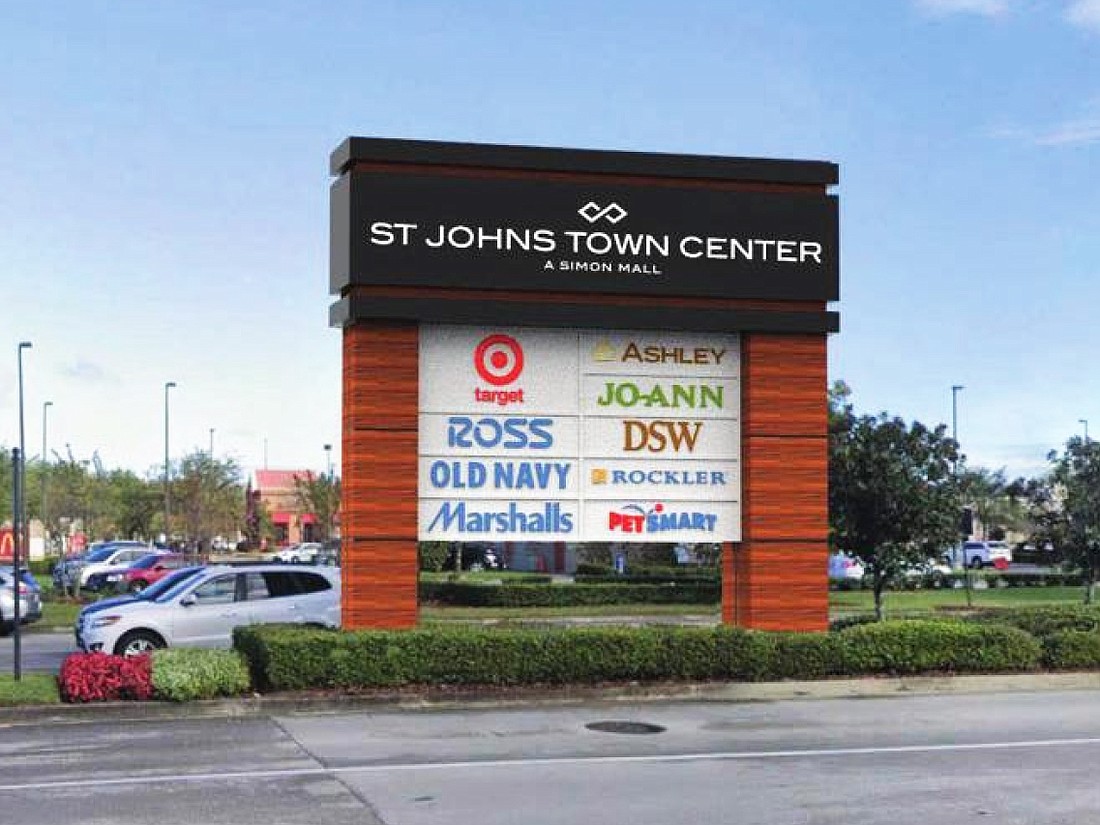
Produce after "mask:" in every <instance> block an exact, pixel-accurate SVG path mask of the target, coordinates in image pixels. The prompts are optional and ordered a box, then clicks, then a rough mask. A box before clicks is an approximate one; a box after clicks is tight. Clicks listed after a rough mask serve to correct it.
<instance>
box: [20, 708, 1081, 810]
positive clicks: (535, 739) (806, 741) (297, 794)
mask: <svg viewBox="0 0 1100 825" xmlns="http://www.w3.org/2000/svg"><path fill="white" fill-rule="evenodd" d="M1098 702H1100V691H1075V692H1074V691H1069V692H1057V693H1027V694H1000V695H996V694H994V695H967V696H912V697H903V698H893V699H864V700H858V701H857V700H851V699H846V700H798V701H783V702H760V703H729V702H695V703H643V704H628V703H603V704H577V705H571V706H567V707H541V708H540V707H526V708H522V709H519V708H516V709H491V710H486V709H481V710H448V711H397V710H392V711H391V710H386V711H384V712H353V713H328V714H313V715H288V716H279V717H273V718H263V717H260V718H236V719H232V718H230V719H224V718H223V719H200V718H193V717H192V718H181V719H174V720H168V721H141V722H137V721H131V722H126V721H120V720H107V721H103V722H92V723H78V724H47V725H39V724H36V725H28V726H17V727H6V728H0V765H2V766H3V770H2V771H0V810H3V812H4V818H5V821H10V822H34V823H36V825H52V824H53V823H57V825H61V823H65V825H68V824H69V823H71V822H75V821H82V822H110V823H120V825H125V824H126V823H147V822H157V823H158V825H175V823H181V824H182V823H187V824H188V825H194V823H197V822H201V823H208V824H209V825H221V823H226V824H228V823H234V825H251V824H252V823H263V825H281V823H287V825H291V824H292V823H309V824H310V825H315V823H318V822H324V823H331V824H332V825H343V824H344V823H379V822H382V823H387V825H428V823H432V824H433V825H434V824H435V823H447V824H448V825H450V824H452V823H453V825H469V823H478V824H479V825H505V823H507V824H508V825H513V823H524V825H564V824H565V823H593V822H598V823H601V824H602V825H619V824H620V823H621V824H622V825H628V823H629V825H669V823H719V822H731V823H733V822H736V823H739V825H755V823H760V824H761V825H764V824H765V823H766V825H783V823H791V825H833V824H834V823H835V824H836V825H840V823H844V825H848V823H874V825H878V824H879V823H883V824H885V823H888V824H889V825H929V823H940V822H943V823H965V822H971V821H973V822H978V821H984V822H996V823H998V825H1014V824H1016V823H1018V824H1019V825H1023V823H1028V825H1044V824H1045V823H1075V824H1076V823H1087V822H1100V793H1097V790H1096V776H1097V775H1100V714H1097V713H1096V712H1095V708H1096V707H1097V703H1098ZM601 721H626V722H635V723H647V724H651V725H656V726H659V727H661V728H663V732H659V733H652V734H626V733H608V732H597V731H594V730H591V729H589V728H588V727H587V725H589V724H591V723H594V722H601Z"/></svg>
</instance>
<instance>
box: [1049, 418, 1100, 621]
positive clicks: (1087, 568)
mask: <svg viewBox="0 0 1100 825" xmlns="http://www.w3.org/2000/svg"><path fill="white" fill-rule="evenodd" d="M1047 459H1048V460H1049V461H1050V462H1051V463H1052V465H1053V469H1052V471H1051V475H1050V485H1049V488H1048V489H1047V491H1045V492H1046V500H1045V501H1043V499H1042V498H1040V497H1039V496H1036V499H1037V502H1036V503H1041V504H1044V505H1045V508H1044V512H1043V513H1042V514H1041V515H1040V518H1042V523H1043V524H1044V526H1045V528H1046V533H1047V535H1046V537H1047V538H1049V539H1050V540H1051V541H1053V542H1054V545H1055V546H1056V547H1061V548H1062V549H1063V552H1064V554H1065V557H1066V559H1067V560H1068V561H1070V562H1071V563H1073V564H1075V565H1076V566H1077V567H1079V568H1080V569H1081V572H1082V573H1084V579H1085V594H1084V601H1085V604H1092V603H1093V601H1094V599H1095V596H1096V583H1097V579H1098V578H1100V442H1097V441H1093V440H1091V439H1090V440H1087V441H1086V440H1085V439H1082V438H1079V437H1077V436H1074V437H1073V438H1071V439H1070V440H1069V441H1067V442H1066V448H1065V451H1064V452H1063V453H1062V454H1061V455H1059V454H1058V453H1057V451H1051V452H1050V454H1049V455H1048V456H1047ZM1037 492H1038V491H1037Z"/></svg>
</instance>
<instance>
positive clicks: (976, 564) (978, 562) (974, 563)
mask: <svg viewBox="0 0 1100 825" xmlns="http://www.w3.org/2000/svg"><path fill="white" fill-rule="evenodd" d="M970 567H971V568H972V569H974V570H981V569H982V567H984V565H983V564H982V557H981V556H975V557H974V558H972V559H971V560H970Z"/></svg>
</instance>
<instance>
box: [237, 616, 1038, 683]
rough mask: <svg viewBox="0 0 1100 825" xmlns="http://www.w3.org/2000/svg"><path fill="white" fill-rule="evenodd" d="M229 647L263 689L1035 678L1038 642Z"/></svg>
mask: <svg viewBox="0 0 1100 825" xmlns="http://www.w3.org/2000/svg"><path fill="white" fill-rule="evenodd" d="M234 643H235V645H236V646H237V648H238V649H239V650H240V651H241V652H242V653H243V654H244V655H245V657H246V658H247V659H248V662H249V667H250V669H251V672H252V675H253V682H254V684H256V685H257V686H258V687H260V688H261V689H264V690H306V689H310V688H339V689H367V688H385V687H399V686H403V685H465V686H474V685H482V686H485V685H501V686H511V685H533V684H545V685H562V684H595V683H601V682H629V681H655V680H665V679H674V680H677V679H678V680H697V681H698V680H703V681H705V680H709V679H726V680H733V681H762V680H776V679H818V678H823V677H828V676H836V675H847V674H850V675H865V674H883V675H886V674H913V673H945V672H947V673H976V672H1013V671H1020V670H1031V669H1034V668H1035V667H1037V666H1038V664H1039V662H1040V660H1041V656H1042V650H1041V648H1040V645H1039V643H1038V642H1037V641H1036V640H1035V639H1034V638H1032V637H1031V636H1029V635H1028V634H1027V633H1025V632H1023V631H1021V630H1018V629H1016V628H1011V627H1004V626H996V625H990V626H983V625H977V624H967V623H964V622H956V621H942V620H941V621H930V620H912V621H895V622H883V623H878V624H866V625H860V626H856V627H851V628H849V629H847V630H844V631H840V632H836V633H766V632H760V631H750V630H744V629H742V628H736V627H724V626H721V627H713V628H712V627H707V628H690V627H644V628H621V627H620V628H556V629H552V630H537V629H531V628H499V627H498V628H485V627H455V628H451V627H437V628H431V629H415V630H408V631H356V632H341V631H326V630H317V629H311V628H301V627H278V626H273V625H266V626H253V627H248V628H238V629H237V630H236V631H235V632H234Z"/></svg>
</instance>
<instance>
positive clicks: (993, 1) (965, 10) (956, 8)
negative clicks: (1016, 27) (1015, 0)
mask: <svg viewBox="0 0 1100 825" xmlns="http://www.w3.org/2000/svg"><path fill="white" fill-rule="evenodd" d="M1078 2H1079V3H1082V4H1084V3H1090V2H1091V0H1078ZM916 4H917V7H918V8H920V9H921V10H922V11H925V12H928V13H929V14H936V15H947V14H980V15H983V16H985V17H997V16H998V15H1001V14H1004V13H1005V12H1006V11H1008V6H1009V0H916Z"/></svg>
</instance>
